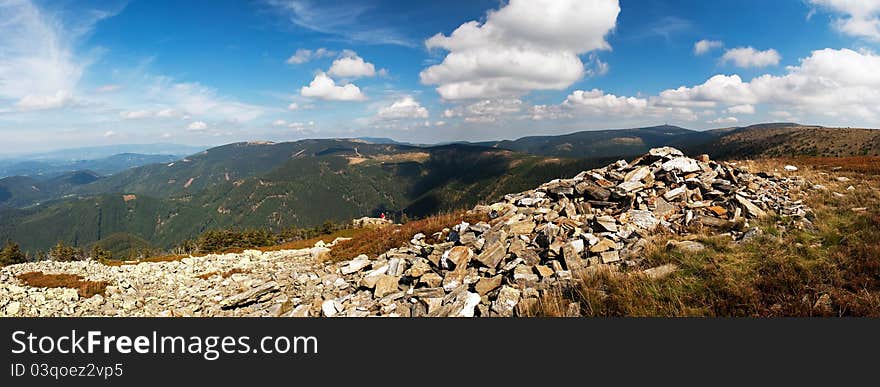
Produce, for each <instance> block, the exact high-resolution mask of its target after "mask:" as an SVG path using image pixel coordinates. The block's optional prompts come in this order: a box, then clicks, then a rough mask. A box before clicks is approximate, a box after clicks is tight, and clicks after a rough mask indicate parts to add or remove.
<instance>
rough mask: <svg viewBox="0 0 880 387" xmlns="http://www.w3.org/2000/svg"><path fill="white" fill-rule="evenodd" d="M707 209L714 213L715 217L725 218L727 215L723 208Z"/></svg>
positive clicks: (712, 207)
mask: <svg viewBox="0 0 880 387" xmlns="http://www.w3.org/2000/svg"><path fill="white" fill-rule="evenodd" d="M706 209H708V210H709V211H712V212H713V213H714V214H715V215H718V216H725V215H727V209H726V208H724V207H721V206H709V207H707V208H706Z"/></svg>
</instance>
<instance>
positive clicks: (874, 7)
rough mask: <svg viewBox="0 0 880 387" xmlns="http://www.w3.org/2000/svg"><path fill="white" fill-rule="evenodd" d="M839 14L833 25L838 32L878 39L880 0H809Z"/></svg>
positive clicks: (879, 34)
mask: <svg viewBox="0 0 880 387" xmlns="http://www.w3.org/2000/svg"><path fill="white" fill-rule="evenodd" d="M809 1H810V3H812V4H814V5H817V6H820V7H822V8H825V9H828V10H830V11H832V12H835V13H838V14H840V16H838V17H836V18H835V19H834V20H833V25H834V26H835V28H837V29H838V30H839V31H840V32H842V33H844V34H847V35H850V36H856V37H861V38H867V39H871V40H878V41H880V0H809Z"/></svg>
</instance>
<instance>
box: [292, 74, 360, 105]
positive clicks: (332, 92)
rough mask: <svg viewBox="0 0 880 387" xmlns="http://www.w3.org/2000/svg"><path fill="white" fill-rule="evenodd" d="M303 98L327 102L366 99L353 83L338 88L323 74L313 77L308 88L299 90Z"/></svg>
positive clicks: (304, 87)
mask: <svg viewBox="0 0 880 387" xmlns="http://www.w3.org/2000/svg"><path fill="white" fill-rule="evenodd" d="M300 94H301V95H302V96H303V97H311V98H319V99H323V100H327V101H363V100H365V99H367V97H366V96H365V95H364V94H363V93H361V89H360V88H359V87H357V86H356V85H355V84H353V83H349V84H346V85H342V86H338V85H336V82H335V81H333V79H331V78H330V77H328V76H327V74H326V73H324V72H319V73H318V74H317V75H315V79H313V80H312V82H311V83H309V85H308V86H303V87H302V89H300Z"/></svg>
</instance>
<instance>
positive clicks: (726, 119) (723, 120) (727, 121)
mask: <svg viewBox="0 0 880 387" xmlns="http://www.w3.org/2000/svg"><path fill="white" fill-rule="evenodd" d="M706 122H707V123H709V124H720V125H726V124H735V123H737V122H739V119H738V118H736V117H718V118H716V119H714V120H711V121H706Z"/></svg>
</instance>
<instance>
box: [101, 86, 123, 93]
mask: <svg viewBox="0 0 880 387" xmlns="http://www.w3.org/2000/svg"><path fill="white" fill-rule="evenodd" d="M120 89H122V85H114V84H110V85H103V86H99V87H98V88H96V89H95V92H96V93H112V92H114V91H119V90H120Z"/></svg>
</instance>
